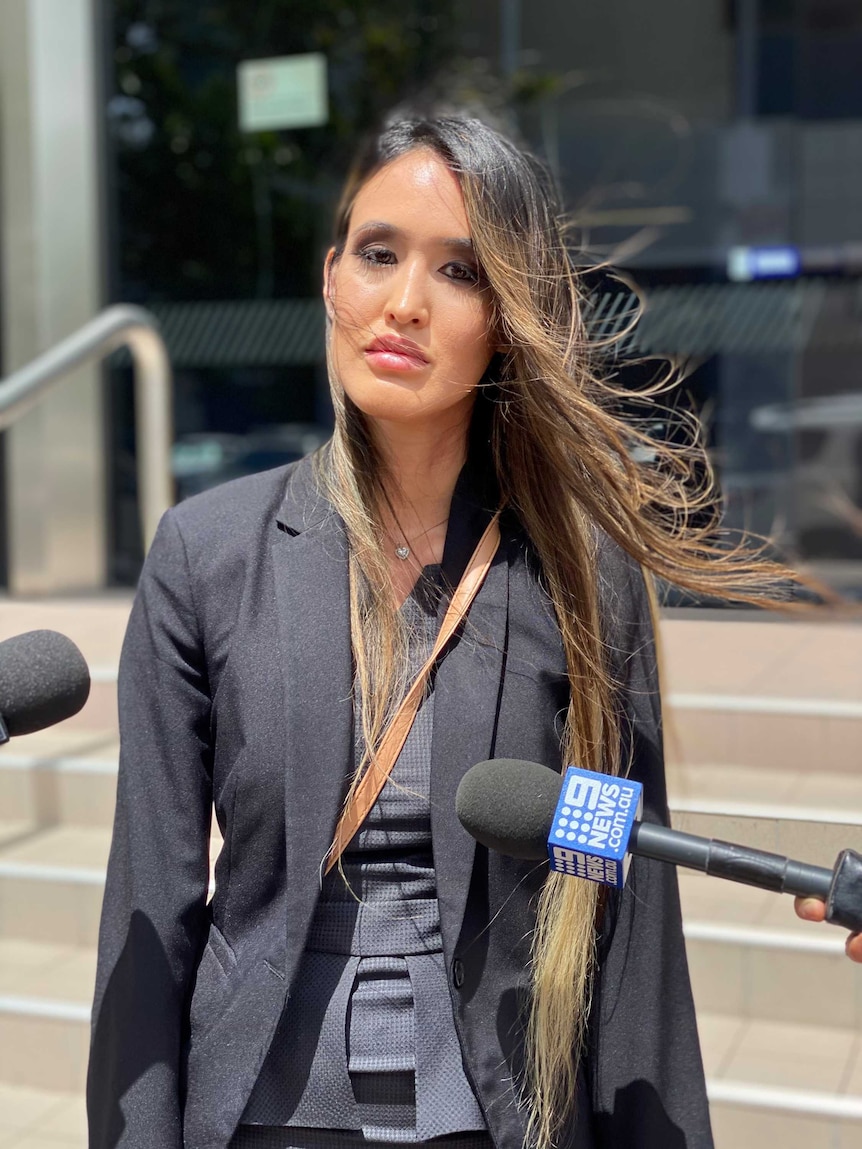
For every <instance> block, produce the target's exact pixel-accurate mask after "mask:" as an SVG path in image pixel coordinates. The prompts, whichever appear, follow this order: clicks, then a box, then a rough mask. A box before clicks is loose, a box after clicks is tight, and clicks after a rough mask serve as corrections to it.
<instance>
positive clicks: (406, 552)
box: [395, 547, 410, 562]
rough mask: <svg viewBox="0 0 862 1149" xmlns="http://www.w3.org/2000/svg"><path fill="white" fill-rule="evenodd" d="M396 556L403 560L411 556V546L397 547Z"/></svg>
mask: <svg viewBox="0 0 862 1149" xmlns="http://www.w3.org/2000/svg"><path fill="white" fill-rule="evenodd" d="M395 557H396V558H399V559H401V561H402V562H403V561H404V560H405V559H408V558H410V547H396V548H395Z"/></svg>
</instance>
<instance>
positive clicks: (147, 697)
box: [87, 511, 212, 1149]
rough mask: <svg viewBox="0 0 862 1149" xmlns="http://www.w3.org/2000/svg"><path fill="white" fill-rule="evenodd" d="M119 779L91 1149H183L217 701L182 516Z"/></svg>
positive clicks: (157, 600)
mask: <svg viewBox="0 0 862 1149" xmlns="http://www.w3.org/2000/svg"><path fill="white" fill-rule="evenodd" d="M119 711H120V768H119V779H118V792H117V808H116V816H115V821H114V835H113V841H112V845H111V853H110V860H109V862H108V875H107V884H106V888H105V897H104V903H103V908H102V920H101V928H100V934H99V954H98V970H97V976H96V994H95V1002H94V1007H93V1029H92V1044H91V1053H90V1065H89V1074H88V1082H87V1110H88V1118H89V1130H90V1133H89V1138H90V1139H89V1145H90V1149H114V1147H116V1146H122V1147H124V1149H152V1147H153V1146H158V1147H159V1149H182V1143H183V1132H182V1100H181V1091H182V1047H183V1040H184V1032H183V1031H184V1025H185V1023H184V1017H185V1015H186V1012H187V1002H188V998H189V995H190V991H191V987H192V982H193V978H194V971H195V969H196V967H197V963H198V960H199V957H200V953H201V951H202V949H203V946H204V943H205V938H206V929H207V909H206V895H207V881H208V854H209V831H210V817H211V804H212V786H211V751H210V744H209V714H210V697H209V688H208V682H207V674H206V666H205V660H204V655H203V650H202V643H201V641H200V636H199V633H198V624H197V619H196V614H195V610H194V605H193V601H192V593H191V586H190V579H189V571H188V562H187V557H186V553H185V548H184V545H183V541H182V538H181V537H180V533H179V530H178V528H177V526H176V523H175V519H174V516H173V513H172V512H170V511H169V512H168V513H167V514H166V515H165V517H164V518H163V519H162V522H161V524H160V527H159V530H158V532H157V535H156V538H155V540H154V542H153V545H152V548H151V550H150V553H149V555H148V557H147V561H146V563H145V565H144V570H143V573H142V575H141V580H140V584H139V587H138V593H137V597H136V599H135V603H134V607H133V609H132V613H131V617H130V620H129V626H128V630H127V633H126V638H125V642H124V645H123V651H122V656H121V660H120V676H119Z"/></svg>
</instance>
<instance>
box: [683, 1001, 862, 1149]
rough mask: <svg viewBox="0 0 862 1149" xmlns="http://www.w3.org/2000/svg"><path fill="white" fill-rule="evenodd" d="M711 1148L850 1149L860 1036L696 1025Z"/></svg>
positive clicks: (861, 1136) (705, 1017)
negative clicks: (709, 1121) (714, 1146)
mask: <svg viewBox="0 0 862 1149" xmlns="http://www.w3.org/2000/svg"><path fill="white" fill-rule="evenodd" d="M698 1023H699V1028H700V1038H701V1046H702V1048H703V1054H704V1063H705V1067H706V1075H707V1090H708V1093H709V1098H710V1111H711V1113H712V1121H713V1130H714V1133H715V1144H716V1149H764V1146H767V1147H769V1149H771V1147H772V1146H781V1149H857V1147H858V1146H859V1144H860V1143H862V1038H860V1037H859V1036H858V1035H856V1034H854V1033H852V1032H851V1031H850V1030H848V1029H833V1028H830V1027H828V1026H825V1025H804V1026H803V1025H791V1024H787V1023H782V1022H766V1021H745V1020H742V1019H740V1018H735V1017H727V1016H725V1015H722V1014H717V1015H714V1014H701V1015H700V1016H699V1019H698Z"/></svg>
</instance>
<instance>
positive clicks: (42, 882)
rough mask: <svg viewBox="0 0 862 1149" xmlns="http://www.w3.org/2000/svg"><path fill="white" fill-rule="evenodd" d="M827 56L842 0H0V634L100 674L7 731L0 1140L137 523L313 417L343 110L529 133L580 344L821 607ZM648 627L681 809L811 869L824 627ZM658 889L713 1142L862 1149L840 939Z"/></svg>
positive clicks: (0, 1146) (283, 451)
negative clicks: (434, 114)
mask: <svg viewBox="0 0 862 1149" xmlns="http://www.w3.org/2000/svg"><path fill="white" fill-rule="evenodd" d="M860 61H862V0H647V2H645V0H602V2H601V3H598V2H596V0H530V2H529V3H526V2H524V0H457V2H456V0H400V3H398V4H393V3H392V0H254V2H250V0H0V377H2V378H5V379H12V380H13V381H15V382H14V386H15V387H23V386H24V385H25V384H26V387H27V388H29V387H30V386H32V385H35V384H38V385H41V384H39V383H38V381H39V380H43V381H44V380H46V379H49V378H50V379H61V382H60V383H59V384H58V386H57V387H56V388H54V389H53V390H51V391H50V393H46V394H45V395H44V397H43V398H42V399H41V401H40V402H39V403H38V405H36V406H34V407H33V408H32V409H31V410H29V411H28V412H26V413H24V414H20V412H21V410H22V407H23V405H24V404H23V403H18V405H17V407H16V408H15V412H14V413H15V414H20V417H17V418H15V419H14V421H11V414H9V413H8V412H7V411H6V408H5V407H4V403H5V402H6V400H5V399H4V398H3V396H4V395H6V394H7V392H8V388H7V389H6V390H4V388H3V387H0V426H3V427H6V428H7V429H5V430H4V431H3V433H2V434H0V639H2V638H4V637H6V636H7V635H11V634H16V633H19V632H21V631H25V630H27V629H28V628H35V627H52V628H55V629H58V630H60V631H62V632H64V633H66V634H68V635H70V636H71V637H72V638H74V639H75V641H77V642H78V643H79V645H80V646H81V648H82V650H83V651H84V653H85V655H86V656H87V658H88V661H89V663H90V666H91V671H92V677H93V688H92V692H91V697H90V701H89V702H88V704H87V706H86V707H85V708H84V710H83V711H82V713H81V714H80V715H79V716H77V717H76V718H74V719H71V720H69V721H68V722H65V723H62V724H61V725H59V726H57V727H55V728H53V729H51V730H46V731H43V732H42V733H40V734H32V735H28V736H27V737H26V738H23V739H13V741H12V743H11V745H10V746H6V747H3V748H2V750H0V1149H12V1147H13V1146H14V1147H15V1149H50V1147H51V1146H54V1147H57V1149H59V1147H61V1146H66V1147H67V1149H71V1146H78V1147H79V1149H80V1147H81V1146H83V1145H84V1144H85V1140H86V1133H85V1118H84V1109H83V1101H82V1090H83V1082H84V1075H85V1070H86V1056H87V1041H88V1025H89V1017H90V1000H91V996H92V986H93V975H94V968H95V945H96V933H97V926H98V917H99V908H100V904H101V897H102V889H103V883H104V869H105V863H106V859H107V855H108V847H109V842H110V827H111V821H112V816H113V804H114V793H115V789H116V774H117V754H118V731H117V713H116V710H117V707H116V675H117V662H118V656H119V648H120V643H121V639H122V633H123V628H124V625H125V621H126V618H127V616H128V611H129V606H130V602H131V594H132V588H133V587H134V583H135V580H136V578H137V575H138V572H139V570H140V565H141V561H142V558H143V551H144V545H143V542H142V539H143V538H145V537H147V536H148V534H149V533H150V532H151V528H152V518H153V511H154V509H155V510H156V511H157V510H158V508H159V506H160V505H161V506H163V505H166V504H167V502H169V501H171V500H173V499H174V498H179V499H182V498H185V497H188V496H189V495H192V494H194V493H195V492H197V491H200V490H203V489H205V488H207V487H211V486H214V485H216V484H218V483H220V482H223V481H225V480H227V479H231V478H234V477H236V476H239V475H242V474H246V473H249V472H252V471H255V470H261V469H263V468H266V467H271V466H276V465H278V464H281V463H283V462H287V461H289V460H291V459H295V458H297V457H299V456H300V455H302V454H305V453H306V452H307V451H309V450H312V449H314V448H315V447H316V446H317V445H318V444H319V443H321V442H322V441H323V440H324V439H325V438H326V437H327V435H328V433H329V427H330V425H331V411H330V405H329V399H328V395H327V386H326V376H325V368H324V362H323V309H322V304H321V301H320V279H321V267H322V261H323V256H324V253H325V251H326V249H327V247H328V244H329V238H330V231H329V229H330V219H331V215H332V209H333V206H334V203H335V200H336V198H337V195H338V191H339V188H340V185H341V182H342V180H343V178H344V176H345V173H346V168H347V165H348V163H349V160H350V157H351V155H352V153H353V151H354V149H355V147H356V144H357V142H358V140H359V138H360V137H361V136H362V134H363V133H364V132H365V131H366V130H368V129H371V128H373V127H374V126H375V125H376V124H377V123H378V121H379V119H380V117H381V115H382V114H384V113H385V112H387V111H388V110H390V109H391V108H393V106H396V105H399V104H408V103H411V102H413V103H415V102H417V101H419V102H420V103H432V102H437V103H440V102H441V101H442V102H444V103H448V104H450V105H453V106H460V107H463V108H467V109H473V110H475V111H477V112H479V113H480V114H485V115H488V116H491V117H493V118H494V120H495V121H496V122H498V123H499V124H501V125H502V126H503V127H505V128H507V129H508V130H510V131H512V132H515V133H517V134H518V135H519V136H520V138H521V139H523V140H525V141H526V142H527V143H528V144H529V145H531V146H532V147H533V148H534V149H535V150H536V151H537V152H539V153H540V154H541V155H543V156H544V157H545V159H546V160H547V162H548V164H549V165H550V167H551V169H552V170H553V172H554V174H555V175H556V177H557V179H558V181H559V184H560V186H561V189H562V192H563V195H564V199H565V203H566V206H567V208H568V209H569V211H570V212H571V213H572V216H573V219H574V221H575V223H576V228H575V230H574V232H573V243H574V244H575V245H576V246H577V251H578V253H579V254H578V258H579V260H581V261H582V263H583V265H584V267H585V268H589V267H590V266H593V265H595V264H596V263H600V262H602V261H605V260H610V261H611V262H613V264H614V265H615V266H616V267H617V268H618V269H620V277H619V278H614V277H612V276H610V275H608V274H604V273H603V274H595V273H588V274H587V277H586V283H587V286H588V288H589V293H590V299H589V308H588V312H589V314H588V320H589V323H590V324H591V327H592V330H593V331H594V332H595V334H596V335H597V336H611V335H614V334H619V333H623V335H624V337H623V338H622V339H621V341H620V342H619V343H618V345H617V348H616V351H615V353H614V355H615V357H614V361H613V363H612V364H611V365H610V367H609V369H612V370H614V371H615V372H616V373H617V374H618V376H619V378H620V379H621V380H622V381H623V382H627V383H630V384H631V386H632V387H633V388H635V387H637V386H639V385H641V384H642V383H643V382H644V380H645V379H648V378H650V377H651V375H652V373H653V372H654V370H655V368H654V367H650V366H645V365H644V364H643V363H642V360H643V357H644V356H649V355H654V356H667V357H671V358H672V359H673V360H674V361H675V362H677V363H679V364H680V365H682V366H683V367H684V376H685V377H684V379H683V380H682V381H681V382H680V383H679V384H678V386H677V387H676V388H675V390H674V392H673V394H672V395H671V396H670V397H669V402H670V404H671V405H672V406H676V407H678V408H680V409H682V410H694V411H696V412H697V413H698V414H699V415H700V416H701V418H702V420H703V422H704V425H705V428H706V436H707V442H708V445H709V450H710V452H711V454H712V458H713V461H714V464H715V469H716V472H717V476H718V479H719V482H720V487H721V494H722V499H723V502H724V509H725V520H726V522H727V524H728V525H729V526H732V527H738V528H747V529H749V530H753V531H756V532H760V533H762V534H769V535H771V536H772V537H773V538H774V539H775V540H776V542H777V543H778V545H779V546H780V548H781V549H782V550H783V551H784V553H785V554H786V555H787V556H788V557H789V558H791V560H793V561H794V562H797V563H799V564H802V565H803V566H805V567H807V568H809V569H812V570H814V571H815V573H818V574H820V575H822V576H823V577H824V578H825V579H826V580H827V581H828V582H830V583H832V584H833V585H834V586H836V587H838V588H839V589H840V590H842V591H843V592H844V593H845V594H846V595H847V596H849V597H853V598H856V597H862V373H860V368H862V64H860ZM634 292H636V293H637V295H639V296H640V297H641V298H642V299H643V301H644V305H645V310H644V314H643V317H642V319H641V321H640V322H639V324H638V325H637V327H636V328H635V329H634V330H629V328H630V323H631V318H632V314H633V310H634V308H635V304H636V295H635V294H634ZM116 305H135V306H137V307H139V308H143V309H145V311H146V314H145V315H144V316H143V317H142V316H141V313H139V312H136V313H132V314H131V318H130V313H128V312H123V313H121V314H120V313H117V312H113V311H110V312H109V314H108V316H107V318H105V317H104V316H103V313H104V312H105V311H106V309H110V308H112V307H114V306H116ZM118 315H119V318H118ZM99 316H103V318H101V319H100V318H96V317H99ZM149 317H154V318H149ZM94 322H95V326H94V325H93V324H94ZM130 323H132V324H137V325H138V335H137V336H136V338H138V343H137V344H136V343H135V341H134V340H132V343H133V346H132V353H131V354H130V352H129V349H128V348H122V347H118V343H122V342H124V341H127V340H128V339H131V338H132V337H131V334H130V331H131V328H130V326H129V324H130ZM153 323H155V324H157V325H158V329H159V330H160V332H161V336H162V338H163V340H164V344H165V346H166V348H167V354H168V358H169V363H170V370H168V371H165V370H164V368H165V362H164V361H163V360H162V359H161V358H160V352H159V348H160V344H158V341H157V339H156V337H155V336H153V335H152V329H151V325H152V324H153ZM100 324H101V326H100ZM141 324H143V328H141ZM148 325H150V326H148ZM120 328H122V332H124V333H125V334H122V333H121V334H122V338H120V337H118V332H119V331H120ZM82 330H83V332H84V334H83V335H82V334H81V331H82ZM142 331H143V334H142V333H141V332H142ZM69 339H71V342H68V340H69ZM58 344H59V345H60V352H57V351H56V350H52V349H56V347H57V346H58ZM46 354H48V355H49V359H48V360H46V359H44V358H39V357H40V356H41V357H43V356H45V355H46ZM34 360H35V361H36V367H35V368H34V367H33V366H32V364H33V362H34ZM136 373H137V374H136ZM136 379H137V382H138V383H139V384H140V386H139V387H138V388H137V400H136V386H135V383H136ZM148 405H149V406H148ZM4 412H5V413H4ZM4 420H5V422H4ZM654 430H655V432H656V433H657V434H663V433H668V434H673V433H674V432H673V430H672V427H671V424H670V422H669V421H668V420H667V419H666V418H665V417H664V416H663V415H661V414H659V415H657V416H656V424H655V427H654ZM661 630H662V639H663V642H664V656H665V663H666V666H665V671H666V673H665V677H664V705H665V713H666V752H667V758H668V780H669V789H670V805H671V811H672V815H673V819H674V823H675V824H676V825H677V826H679V827H681V828H683V829H689V830H691V831H693V832H695V833H702V834H707V835H710V836H712V835H714V836H716V837H720V838H724V839H727V840H731V841H734V840H736V841H743V842H748V843H751V844H753V845H756V846H760V847H762V848H765V849H771V850H776V851H778V852H781V853H785V854H789V855H791V856H795V857H798V858H803V859H805V860H807V861H811V862H815V863H818V864H821V865H828V866H830V867H831V865H832V864H833V862H834V859H835V857H836V854H837V852H838V850H839V849H841V848H842V847H845V846H855V847H856V848H857V849H862V772H860V770H859V766H860V763H862V627H860V626H859V625H858V621H854V620H853V619H852V618H851V619H847V618H845V619H843V620H842V619H836V618H835V617H834V616H833V617H827V618H826V619H824V620H823V621H815V620H813V619H812V618H811V617H810V616H809V618H808V619H806V620H802V621H796V622H789V621H787V620H786V619H781V620H776V619H775V618H774V617H771V616H763V615H761V614H758V613H756V612H752V611H734V610H722V611H716V610H714V609H711V608H710V607H709V605H708V604H700V605H698V604H692V603H691V600H688V605H687V606H685V607H680V606H677V607H675V608H672V609H668V610H666V611H665V614H664V618H663V621H662V627H661ZM219 846H220V839H219V836H218V832H217V829H214V834H213V843H212V853H213V856H215V854H216V853H217V851H218V849H219ZM680 886H681V893H682V902H683V914H684V927H685V933H686V940H687V948H688V956H689V963H690V967H691V974H692V982H693V988H694V993H695V999H696V1005H697V1010H698V1021H699V1027H700V1033H701V1041H702V1045H703V1051H704V1057H705V1064H706V1070H707V1078H708V1088H709V1093H710V1098H711V1104H712V1112H713V1120H714V1124H715V1131H716V1144H717V1146H718V1149H749V1147H750V1149H762V1147H763V1146H772V1145H781V1146H782V1149H850V1146H851V1145H852V1146H858V1145H859V1144H860V1143H862V968H860V967H858V966H852V965H851V963H850V962H848V961H847V960H846V958H845V957H844V956H843V937H842V935H841V933H840V931H838V930H833V929H831V928H827V927H822V928H820V929H817V928H815V927H812V926H811V925H808V924H804V923H801V922H799V921H798V920H797V919H796V918H795V917H794V915H793V912H792V903H791V902H790V899H788V898H780V897H777V896H773V895H769V894H765V893H763V892H762V891H757V890H752V889H749V888H747V887H737V886H731V885H730V884H729V883H721V882H717V881H716V880H715V879H711V878H704V877H702V876H700V875H696V874H690V873H689V874H681V875H680ZM669 1149H671V1147H669Z"/></svg>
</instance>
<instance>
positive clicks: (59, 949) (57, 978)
mask: <svg viewBox="0 0 862 1149" xmlns="http://www.w3.org/2000/svg"><path fill="white" fill-rule="evenodd" d="M95 973H96V953H95V950H92V949H80V948H78V947H76V946H71V945H51V944H47V943H41V944H40V943H35V942H27V941H18V940H9V939H4V940H2V941H0V1081H3V1082H4V1083H9V1084H17V1085H22V1086H26V1087H34V1086H38V1087H39V1088H41V1089H50V1090H62V1091H66V1092H75V1093H80V1092H81V1091H83V1088H84V1085H85V1082H86V1067H87V1050H88V1046H89V1032H90V1028H89V1027H90V1007H91V1003H92V998H93V985H94V982H95ZM2 1144H3V1143H2V1141H0V1145H2Z"/></svg>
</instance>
